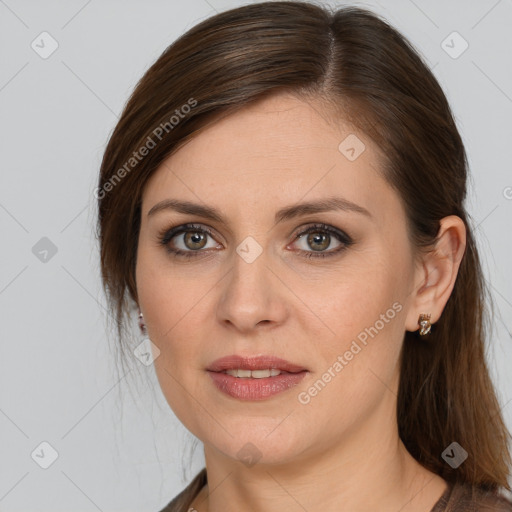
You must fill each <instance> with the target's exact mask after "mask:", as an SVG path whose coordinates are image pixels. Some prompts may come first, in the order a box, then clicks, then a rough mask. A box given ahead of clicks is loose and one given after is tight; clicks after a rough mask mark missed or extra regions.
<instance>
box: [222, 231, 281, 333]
mask: <svg viewBox="0 0 512 512" xmlns="http://www.w3.org/2000/svg"><path fill="white" fill-rule="evenodd" d="M269 260H270V253H269V250H268V249H265V248H264V247H263V246H262V245H261V244H260V243H259V242H258V241H257V240H256V239H255V238H253V237H251V236H248V237H246V238H245V239H244V240H242V242H241V243H240V244H239V245H238V246H237V247H236V251H235V252H234V254H233V262H232V269H231V272H229V273H228V276H226V281H225V285H224V288H223V290H222V296H221V297H220V299H219V307H218V315H219V319H220V320H221V321H227V320H229V321H230V322H231V323H232V324H234V325H236V326H237V327H238V328H239V329H250V328H252V327H254V326H256V324H258V323H259V322H261V321H265V320H266V321H277V320H278V319H279V317H280V315H281V314H282V312H283V305H282V304H281V305H280V298H279V297H280V295H281V294H280V291H279V289H278V288H279V287H278V286H276V285H277V282H276V279H275V276H273V274H272V271H271V270H270V268H269V267H270V261H269ZM277 281H278V280H277Z"/></svg>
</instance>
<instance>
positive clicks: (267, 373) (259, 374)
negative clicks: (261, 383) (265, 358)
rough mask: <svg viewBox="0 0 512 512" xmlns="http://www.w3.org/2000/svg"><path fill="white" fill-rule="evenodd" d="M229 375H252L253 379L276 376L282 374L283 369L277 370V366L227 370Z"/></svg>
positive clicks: (246, 376)
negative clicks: (262, 368)
mask: <svg viewBox="0 0 512 512" xmlns="http://www.w3.org/2000/svg"><path fill="white" fill-rule="evenodd" d="M226 373H227V374H228V375H232V376H233V377H239V378H240V377H245V378H248V377H252V378H253V379H263V378H265V377H276V376H277V375H280V374H281V370H277V369H275V368H271V369H269V370H253V371H251V370H241V369H239V368H238V369H236V370H226Z"/></svg>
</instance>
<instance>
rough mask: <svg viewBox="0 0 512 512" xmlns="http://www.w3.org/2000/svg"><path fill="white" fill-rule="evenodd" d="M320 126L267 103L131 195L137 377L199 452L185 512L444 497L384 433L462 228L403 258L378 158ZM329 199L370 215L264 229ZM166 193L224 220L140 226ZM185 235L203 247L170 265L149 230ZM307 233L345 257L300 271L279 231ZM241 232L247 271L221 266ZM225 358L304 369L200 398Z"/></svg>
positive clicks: (354, 507) (206, 135)
mask: <svg viewBox="0 0 512 512" xmlns="http://www.w3.org/2000/svg"><path fill="white" fill-rule="evenodd" d="M321 112H322V108H321V106H320V104H319V103H318V102H315V101H314V100H311V101H309V102H306V101H304V100H300V99H298V98H296V97H295V96H292V95H289V94H284V93H279V94H276V95H274V96H272V97H269V98H266V99H263V100H260V101H258V102H257V103H254V104H252V105H251V106H248V107H245V108H244V109H243V110H241V111H240V112H238V113H236V114H232V115H230V116H228V117H225V118H224V119H221V120H220V121H219V122H217V123H215V124H213V125H211V126H209V127H208V128H207V129H205V130H204V131H203V132H201V133H200V134H199V135H197V136H196V137H195V138H193V139H192V140H191V141H190V142H189V143H187V144H186V145H185V146H183V147H182V148H180V149H179V150H178V151H177V152H176V153H175V154H173V155H172V156H170V157H169V158H168V159H167V161H166V162H164V164H163V165H162V166H161V167H160V168H159V169H157V171H156V172H155V173H154V174H153V175H152V177H151V179H150V180H149V182H148V183H147V186H146V188H145V190H144V194H143V201H142V220H141V229H140V238H139V246H138V256H137V267H136V281H137V292H138V298H139V306H140V308H141V311H142V312H143V314H144V318H145V322H146V326H147V330H148V335H149V337H150V338H151V340H152V341H153V343H154V344H155V345H156V346H157V347H158V348H159V350H160V355H159V356H158V357H157V359H156V360H155V369H156V373H157V376H158V379H159V383H160V385H161V388H162V391H163V394H164V396H165V398H166V400H167V402H168V403H169V405H170V407H171V408H172V410H173V411H174V412H175V414H176V415H177V417H178V418H179V419H180V420H181V421H182V423H183V424H184V425H185V427H186V428H187V429H188V430H190V432H192V433H193V434H194V435H195V436H196V437H197V438H199V439H200V440H201V441H202V442H203V443H204V452H205V460H206V467H207V474H208V482H209V484H208V485H207V486H205V487H204V488H203V489H202V491H201V493H200V494H199V496H198V497H197V498H196V499H195V500H194V502H193V504H192V506H193V507H194V509H195V510H197V511H199V512H202V511H210V512H220V511H222V512H225V511H239V510H251V511H265V512H272V511H282V510H287V511H291V512H294V511H303V510H307V511H308V512H317V511H325V510H329V511H331V510H336V511H340V510H350V511H351V512H358V511H361V512H363V511H368V510H379V511H384V512H387V511H389V512H397V511H398V510H400V511H401V512H412V511H415V512H421V511H424V512H428V511H430V509H431V508H432V506H433V505H434V504H435V502H436V501H437V500H438V499H439V498H440V496H441V495H442V493H443V492H444V490H445V489H446V482H445V481H444V480H443V479H441V478H440V477H439V476H437V475H435V474H433V473H431V472H430V471H428V470H426V469H425V468H423V467H422V466H421V465H420V464H418V463H417V462H416V461H415V459H414V458H413V457H412V456H411V455H410V454H409V453H408V452H407V450H406V449H405V447H404V445H403V443H402V442H401V440H400V438H399V436H398V431H397V422H396V415H395V414H396V412H395V411H396V401H397V395H396V394H397V389H398V382H399V366H398V361H399V355H400V349H401V346H402V342H403V337H404V334H405V331H406V330H408V331H415V330H418V327H419V326H418V316H419V314H420V313H431V315H432V316H431V322H432V323H435V322H436V321H437V320H438V319H439V317H440V316H441V314H442V311H443V308H444V307H445V304H446V302H447V300H448V298H449V296H450V294H451V292H452V289H453V286H454V283H455V279H456V276H457V271H458V268H459V264H460V261H461V259H462V256H463V253H464V248H465V228H464V223H463V222H462V220H461V219H460V218H459V217H456V216H450V217H446V218H445V219H443V220H442V222H441V226H440V230H439V234H438V243H437V246H436V251H434V252H433V253H432V254H429V255H425V256H423V257H422V258H421V259H415V257H414V253H413V248H412V247H411V245H410V243H409V241H408V238H407V233H406V217H405V212H404V210H403V207H402V204H401V202H400V199H399V197H398V195H397V194H396V192H395V191H394V190H393V189H392V188H391V187H390V186H389V185H388V184H387V183H386V182H385V181H384V180H383V178H382V177H381V176H380V173H379V168H380V165H381V158H382V154H381V153H380V150H379V148H378V147H376V146H375V145H374V144H373V143H372V141H371V140H370V139H368V138H367V137H366V136H365V135H364V134H362V133H359V132H357V131H356V130H355V129H354V128H353V127H351V126H349V125H348V124H346V123H343V122H338V123H337V125H334V124H333V123H332V122H329V121H327V120H326V119H327V118H326V116H324V115H322V114H321ZM349 134H356V135H357V136H358V137H359V139H360V140H361V141H363V142H364V144H365V146H366V149H365V151H364V152H363V153H361V154H360V156H359V157H358V158H356V160H354V161H349V160H348V159H347V158H346V157H345V155H344V154H342V153H341V152H340V151H339V150H338V146H339V144H340V142H341V141H343V140H344V139H345V137H347V135H349ZM332 195H339V196H343V197H345V198H347V199H349V200H350V201H353V202H355V203H357V204H358V205H360V206H362V207H364V208H366V209H367V210H369V212H370V214H371V216H372V217H371V218H369V217H366V216H364V215H362V214H359V213H357V212H349V211H330V212H324V213H315V214H309V215H305V216H303V217H300V218H296V219H290V220H288V221H284V222H282V223H279V224H275V222H274V213H275V211H277V210H278V209H279V208H282V207H284V206H288V205H291V204H295V203H298V202H302V201H306V200H307V201H311V200H318V199H322V198H325V197H328V196H332ZM171 197H172V198H177V199H182V200H189V201H192V202H196V203H201V204H207V205H211V206H214V207H216V208H218V209H219V210H220V211H221V212H222V214H223V215H224V216H225V218H226V219H227V224H222V223H219V222H217V221H210V220H205V219H204V218H201V217H198V216H196V215H189V214H183V213H177V212H174V211H172V210H161V211H159V212H157V213H155V214H153V215H150V216H148V212H149V210H150V209H151V208H152V207H153V206H154V205H156V204H157V203H159V202H160V201H163V200H166V199H168V198H171ZM190 222H192V223H195V224H201V225H202V226H206V227H209V228H211V229H212V231H213V233H214V236H213V237H210V236H209V235H205V236H206V237H207V238H206V241H205V242H204V243H203V244H204V245H202V246H200V247H203V248H201V249H200V251H203V252H202V253H201V254H199V255H198V256H197V257H196V258H195V259H194V258H191V259H189V260H186V259H179V258H173V257H172V256H171V255H169V253H168V252H167V251H166V249H165V247H164V246H162V244H160V243H159V233H160V232H162V231H165V230H166V229H168V228H170V227H174V226H179V225H182V224H185V223H190ZM317 222H321V223H324V224H327V225H329V226H333V227H335V228H338V229H340V230H342V231H343V232H345V233H347V234H348V235H349V236H350V237H351V238H352V240H353V241H354V243H353V244H352V245H351V246H349V247H346V248H345V250H343V251H342V252H340V253H338V254H337V255H333V256H332V257H326V258H324V259H322V258H316V259H315V258H310V259H308V258H305V257H304V256H303V254H301V253H300V251H301V250H302V251H304V252H318V251H314V249H315V248H318V242H316V243H317V245H314V243H315V242H314V241H313V245H311V241H310V243H309V244H308V242H307V235H306V236H305V237H303V238H302V239H299V238H297V236H296V235H297V233H298V232H300V231H303V230H304V229H305V228H307V227H308V226H309V225H311V224H312V223H317ZM191 231H192V233H193V232H194V230H193V229H192V230H191ZM192 233H190V235H189V236H191V235H192ZM317 233H318V231H317ZM322 233H323V232H322V231H321V230H320V234H322ZM247 236H251V237H253V238H254V239H255V240H256V241H257V242H258V244H259V245H260V246H261V248H262V251H263V252H262V253H261V255H260V256H259V257H257V258H256V259H255V260H254V261H253V262H252V263H247V262H246V261H245V260H244V259H243V258H241V257H240V256H239V255H238V253H237V252H236V248H237V246H239V244H240V243H241V242H242V241H243V240H244V239H245V238H246V237H247ZM317 236H318V235H317ZM330 240H331V242H330V245H327V243H328V241H327V242H326V244H325V246H322V244H321V243H320V246H321V247H323V249H322V250H323V251H324V252H332V251H334V250H335V249H336V248H338V247H339V246H340V245H343V242H340V241H338V239H337V238H336V237H335V236H334V235H332V236H331V239H330ZM186 242H187V241H186V237H185V236H184V234H183V233H181V234H178V235H177V236H176V237H175V238H174V239H173V241H172V242H170V245H171V246H173V247H178V248H180V249H182V250H188V251H193V250H194V247H197V246H194V245H193V242H191V241H190V240H188V244H187V245H186ZM196 243H197V242H196ZM395 302H398V303H399V304H400V305H401V306H402V308H401V310H400V312H397V313H396V315H394V318H393V319H392V320H389V321H388V322H386V323H385V325H384V327H383V328H381V329H380V330H379V331H378V334H377V335H374V337H373V338H372V337H370V338H369V339H368V343H367V345H366V346H364V347H363V349H362V350H361V351H360V352H359V353H357V355H355V356H354V357H353V359H352V360H351V361H349V362H348V364H347V365H346V366H344V367H343V369H342V371H340V372H338V373H337V374H336V376H335V377H334V378H332V379H331V381H330V382H329V383H328V384H327V385H326V386H325V387H324V388H323V389H322V390H321V392H319V393H318V394H317V395H316V396H314V397H313V398H311V400H310V402H309V403H307V404H302V403H300V402H299V401H298V398H297V397H298V394H299V393H300V392H302V391H307V390H308V389H309V388H310V387H311V386H312V385H313V383H314V382H315V381H317V380H318V379H319V378H321V377H322V375H323V374H324V373H325V372H326V371H327V370H328V368H329V367H332V365H333V363H334V362H335V361H336V360H337V357H338V356H339V355H343V354H344V353H345V352H346V351H347V350H348V349H349V348H350V345H351V342H352V341H353V340H355V339H356V338H357V336H358V334H360V333H361V331H363V330H364V329H365V327H369V326H374V325H375V323H376V321H377V320H378V319H379V318H381V315H382V314H385V313H386V311H387V310H389V309H390V308H392V305H393V303H395ZM422 342H423V341H419V343H422ZM230 354H240V355H262V354H271V355H276V356H278V357H282V358H284V359H286V360H288V361H291V362H293V363H296V364H300V365H302V366H304V367H305V368H307V369H308V371H309V373H308V374H307V375H306V377H305V378H304V379H303V381H302V382H301V383H300V384H299V385H298V386H296V387H294V388H292V389H291V390H287V391H285V392H283V393H280V394H278V395H275V396H273V397H271V398H269V399H266V400H263V401H259V402H257V401H241V400H238V399H234V398H231V397H229V396H227V395H225V394H223V393H221V392H220V391H218V390H217V388H216V387H215V386H214V385H213V384H212V382H211V379H210V376H209V375H208V374H207V372H206V371H205V369H206V368H207V366H208V365H209V364H210V363H211V362H213V361H214V360H215V359H217V358H219V357H223V356H225V355H230ZM248 442H250V443H252V444H253V445H254V446H255V447H256V449H257V453H258V456H259V459H258V460H257V463H255V464H251V465H249V464H247V465H246V464H244V463H243V462H242V461H241V460H240V456H239V455H238V452H239V450H240V449H241V448H242V447H244V445H246V443H248Z"/></svg>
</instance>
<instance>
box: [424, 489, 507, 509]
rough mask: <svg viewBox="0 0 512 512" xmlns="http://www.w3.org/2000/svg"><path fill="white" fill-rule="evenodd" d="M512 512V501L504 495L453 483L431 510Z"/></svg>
mask: <svg viewBox="0 0 512 512" xmlns="http://www.w3.org/2000/svg"><path fill="white" fill-rule="evenodd" d="M491 511H492V512H512V502H511V501H509V500H508V499H506V498H505V497H504V496H501V495H499V494H496V493H493V492H491V491H484V490H482V489H479V488H476V487H472V486H471V485H469V484H461V483H453V484H450V483H449V484H448V488H447V489H446V491H445V492H444V493H443V495H442V496H441V497H440V498H439V500H438V501H437V503H436V504H435V505H434V507H433V508H432V510H431V511H430V512H491Z"/></svg>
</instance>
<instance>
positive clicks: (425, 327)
mask: <svg viewBox="0 0 512 512" xmlns="http://www.w3.org/2000/svg"><path fill="white" fill-rule="evenodd" d="M418 324H419V326H420V336H425V334H428V333H429V332H430V328H431V327H432V324H431V323H430V313H429V314H425V313H421V314H420V317H419V319H418Z"/></svg>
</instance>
